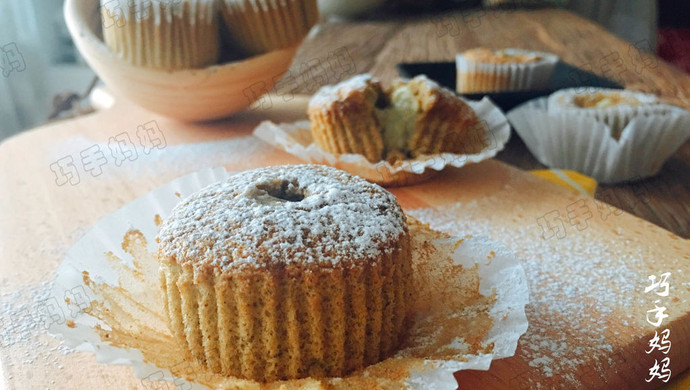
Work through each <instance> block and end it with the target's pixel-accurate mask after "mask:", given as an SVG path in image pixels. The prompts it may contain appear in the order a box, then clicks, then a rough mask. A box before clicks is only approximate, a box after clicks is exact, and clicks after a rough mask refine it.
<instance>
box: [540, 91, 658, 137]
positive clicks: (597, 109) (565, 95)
mask: <svg viewBox="0 0 690 390" xmlns="http://www.w3.org/2000/svg"><path fill="white" fill-rule="evenodd" d="M547 106H548V108H547V110H548V112H549V113H550V114H553V115H587V116H590V117H592V118H594V119H596V120H597V122H603V123H605V124H606V125H607V126H609V128H610V129H611V136H612V137H613V138H615V139H620V137H621V133H622V132H623V129H624V128H625V127H626V126H627V125H628V123H630V121H631V120H633V118H635V117H638V116H647V115H652V114H664V113H667V112H668V107H669V106H667V105H663V104H659V99H657V97H656V96H655V95H651V94H646V93H640V92H633V91H626V90H621V89H608V88H586V89H582V88H567V89H562V90H560V91H557V92H555V93H553V94H551V95H550V96H549V99H548V102H547Z"/></svg>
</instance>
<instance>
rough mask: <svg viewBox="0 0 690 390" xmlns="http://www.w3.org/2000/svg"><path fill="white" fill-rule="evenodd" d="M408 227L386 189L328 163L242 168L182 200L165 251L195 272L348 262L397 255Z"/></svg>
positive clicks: (164, 230)
mask: <svg viewBox="0 0 690 390" xmlns="http://www.w3.org/2000/svg"><path fill="white" fill-rule="evenodd" d="M404 234H407V225H406V222H405V218H404V214H403V212H402V209H401V208H400V206H399V205H398V203H397V202H396V200H395V197H394V196H393V195H392V194H391V193H389V192H388V191H386V190H384V189H383V188H381V187H379V186H377V185H375V184H371V183H369V182H367V181H365V180H364V179H361V178H359V177H356V176H352V175H350V174H348V173H346V172H343V171H339V170H337V169H335V168H331V167H327V166H322V165H292V166H290V165H287V166H277V167H269V168H262V169H255V170H251V171H246V172H242V173H239V174H236V175H234V176H232V177H231V178H229V179H227V180H225V181H222V182H219V183H216V184H212V185H210V186H208V187H206V188H204V189H202V190H201V191H199V192H197V193H195V194H193V195H191V196H190V197H188V198H187V199H185V200H183V201H182V202H181V203H180V204H178V205H177V206H176V207H175V208H174V209H173V211H172V214H171V215H170V217H169V218H168V219H167V220H166V221H165V222H164V223H163V225H162V227H161V231H160V233H159V235H158V241H159V254H160V255H163V256H166V257H168V258H172V259H175V261H176V262H177V263H178V264H180V265H181V266H185V265H192V266H193V267H194V270H195V273H205V272H207V271H212V272H214V273H218V272H220V273H221V274H222V273H223V272H224V271H232V270H235V269H240V268H242V267H253V268H260V267H271V266H279V267H282V266H289V265H303V266H312V265H316V266H322V267H334V266H346V265H347V264H355V262H361V261H366V260H367V259H375V258H377V257H379V256H381V255H382V254H388V253H390V252H391V251H392V250H393V248H394V246H393V245H391V243H395V242H397V240H399V239H400V238H401V236H402V235H404Z"/></svg>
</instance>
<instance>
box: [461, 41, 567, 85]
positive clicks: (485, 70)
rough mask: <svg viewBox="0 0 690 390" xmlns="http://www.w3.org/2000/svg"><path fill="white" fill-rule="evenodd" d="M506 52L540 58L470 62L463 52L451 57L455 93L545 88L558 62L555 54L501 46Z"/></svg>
mask: <svg viewBox="0 0 690 390" xmlns="http://www.w3.org/2000/svg"><path fill="white" fill-rule="evenodd" d="M504 51H505V52H506V53H507V54H527V55H537V56H539V57H541V58H540V59H539V60H538V61H534V62H525V63H504V64H495V63H488V62H476V61H470V60H467V59H466V58H465V56H464V55H463V54H458V55H457V56H456V57H455V65H456V70H457V86H456V90H457V91H458V92H459V93H475V92H495V91H524V90H530V89H533V90H541V89H546V88H547V86H548V83H549V79H550V78H551V74H552V73H553V69H554V68H555V66H556V64H557V63H558V56H556V55H554V54H550V53H542V52H537V51H529V50H520V49H505V50H504Z"/></svg>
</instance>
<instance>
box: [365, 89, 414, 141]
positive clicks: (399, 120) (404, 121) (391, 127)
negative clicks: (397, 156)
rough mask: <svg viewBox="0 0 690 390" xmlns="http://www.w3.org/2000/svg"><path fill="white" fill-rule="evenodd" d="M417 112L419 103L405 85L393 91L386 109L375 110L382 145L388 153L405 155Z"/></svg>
mask: <svg viewBox="0 0 690 390" xmlns="http://www.w3.org/2000/svg"><path fill="white" fill-rule="evenodd" d="M419 111H420V107H419V102H418V101H417V98H416V97H415V96H414V94H413V93H412V91H410V88H409V87H408V86H407V85H403V86H400V87H398V88H396V89H395V90H393V92H392V93H391V94H390V102H389V105H388V106H387V107H385V108H382V109H381V108H377V109H376V111H375V112H376V117H377V119H378V120H379V124H380V125H381V133H382V134H383V143H384V145H385V146H386V150H387V151H388V153H390V152H391V151H400V152H403V153H407V151H408V150H407V141H408V140H409V139H410V137H412V133H413V132H414V127H415V124H416V123H417V118H418V117H419Z"/></svg>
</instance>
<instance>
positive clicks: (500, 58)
mask: <svg viewBox="0 0 690 390" xmlns="http://www.w3.org/2000/svg"><path fill="white" fill-rule="evenodd" d="M462 54H463V56H465V59H467V60H468V61H473V62H483V63H491V64H524V63H528V62H536V61H539V60H541V57H540V56H538V55H535V54H523V53H512V54H511V53H507V52H506V51H505V50H490V49H486V48H481V47H480V48H475V49H470V50H466V51H464V52H463V53H462Z"/></svg>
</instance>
